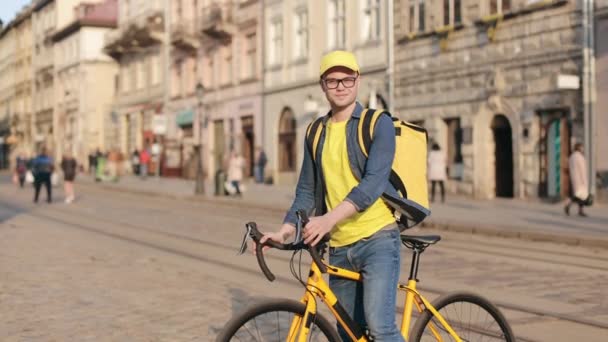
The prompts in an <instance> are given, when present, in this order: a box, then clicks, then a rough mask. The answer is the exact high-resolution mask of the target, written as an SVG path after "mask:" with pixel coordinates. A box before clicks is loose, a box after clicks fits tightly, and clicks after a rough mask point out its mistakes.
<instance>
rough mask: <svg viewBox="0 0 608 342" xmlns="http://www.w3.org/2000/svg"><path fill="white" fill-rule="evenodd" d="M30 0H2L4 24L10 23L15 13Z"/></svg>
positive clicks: (1, 8)
mask: <svg viewBox="0 0 608 342" xmlns="http://www.w3.org/2000/svg"><path fill="white" fill-rule="evenodd" d="M29 2H30V0H0V19H2V22H4V24H5V25H6V24H8V22H9V21H11V20H12V19H13V18H14V17H15V14H17V12H18V11H19V10H20V9H21V8H22V7H23V6H25V5H26V4H27V3H29Z"/></svg>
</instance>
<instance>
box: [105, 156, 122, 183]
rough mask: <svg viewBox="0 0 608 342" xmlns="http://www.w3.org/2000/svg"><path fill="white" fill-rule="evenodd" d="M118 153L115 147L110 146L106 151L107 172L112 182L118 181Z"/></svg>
mask: <svg viewBox="0 0 608 342" xmlns="http://www.w3.org/2000/svg"><path fill="white" fill-rule="evenodd" d="M119 159H120V158H119V155H118V151H117V150H116V148H112V149H111V150H110V152H108V172H109V174H110V175H109V176H110V179H111V180H112V181H114V182H116V181H118V167H119V165H118V164H119Z"/></svg>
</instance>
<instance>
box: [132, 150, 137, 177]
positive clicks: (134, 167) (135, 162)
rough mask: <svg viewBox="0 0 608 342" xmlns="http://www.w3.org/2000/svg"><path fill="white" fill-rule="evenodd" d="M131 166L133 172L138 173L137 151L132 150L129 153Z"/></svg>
mask: <svg viewBox="0 0 608 342" xmlns="http://www.w3.org/2000/svg"><path fill="white" fill-rule="evenodd" d="M131 167H132V168H133V174H134V175H139V151H138V150H135V151H133V154H131Z"/></svg>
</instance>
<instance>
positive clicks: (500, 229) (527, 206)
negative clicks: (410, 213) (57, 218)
mask: <svg viewBox="0 0 608 342" xmlns="http://www.w3.org/2000/svg"><path fill="white" fill-rule="evenodd" d="M79 182H80V183H81V184H83V185H84V184H88V185H90V186H93V185H96V186H100V187H103V188H108V189H113V190H121V191H128V192H134V193H140V194H147V195H156V196H163V197H172V198H180V199H189V200H198V201H214V202H225V203H242V204H246V205H247V206H252V207H260V208H267V209H274V210H277V211H285V210H287V209H288V208H289V206H290V205H291V202H292V200H293V197H294V190H295V189H294V187H292V186H277V185H272V186H269V185H261V184H255V183H252V182H246V183H245V186H246V192H245V193H244V195H243V197H242V198H229V197H224V196H222V197H215V196H213V192H214V190H215V189H214V187H213V186H212V184H206V190H207V191H206V194H205V195H204V196H194V182H193V181H188V180H183V179H175V178H160V179H157V178H154V177H149V178H148V179H146V180H141V179H139V178H136V177H133V176H124V177H123V178H121V179H120V181H119V182H116V183H113V182H103V183H95V182H94V181H93V180H92V178H91V177H89V176H85V175H82V176H81V177H80V178H79ZM431 210H432V214H431V217H429V218H428V219H427V220H426V221H425V222H424V223H423V225H422V226H423V227H429V228H435V229H440V230H450V231H459V232H470V233H475V234H486V235H497V236H506V237H515V238H523V239H527V240H546V241H554V242H561V243H567V244H580V245H586V246H590V247H591V246H595V247H603V248H608V206H606V205H605V204H597V205H594V206H593V207H591V208H586V212H587V213H588V214H589V217H578V216H577V215H576V214H577V210H578V208H577V207H574V206H573V207H572V208H571V214H573V215H572V216H570V217H568V216H566V215H565V214H564V212H563V206H562V204H547V203H542V202H538V201H533V200H530V201H528V200H516V199H515V200H514V199H493V200H485V201H481V200H474V199H470V198H465V197H454V196H452V197H450V196H448V200H447V201H446V203H444V204H442V203H434V204H433V205H432V207H431Z"/></svg>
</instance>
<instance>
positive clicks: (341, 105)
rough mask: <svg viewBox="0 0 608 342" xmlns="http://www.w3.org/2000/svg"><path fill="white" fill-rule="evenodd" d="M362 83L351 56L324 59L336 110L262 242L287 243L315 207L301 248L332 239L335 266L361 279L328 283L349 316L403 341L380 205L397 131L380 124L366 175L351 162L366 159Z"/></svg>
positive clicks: (395, 258)
mask: <svg viewBox="0 0 608 342" xmlns="http://www.w3.org/2000/svg"><path fill="white" fill-rule="evenodd" d="M360 82H361V76H360V73H359V66H358V64H357V61H356V59H355V57H354V55H353V54H351V53H349V52H346V51H334V52H330V53H328V54H327V55H325V56H324V57H323V59H322V60H321V68H320V85H321V89H322V90H323V92H324V93H325V97H326V98H327V101H328V102H329V105H330V106H331V111H330V112H329V113H328V114H327V115H326V116H325V117H324V118H323V130H322V131H321V136H320V138H319V145H318V148H317V156H316V159H315V160H316V161H313V159H312V155H311V151H310V148H309V146H308V145H307V144H306V143H305V147H304V161H303V164H302V168H301V170H300V178H299V181H298V185H297V190H296V198H295V200H294V203H293V205H292V207H291V209H290V210H289V211H288V213H287V215H286V217H285V220H284V223H283V225H282V226H281V228H280V229H279V231H277V232H275V233H270V234H266V235H265V237H264V238H263V239H262V240H261V242H264V241H266V240H267V239H271V240H274V241H277V242H281V243H283V242H285V241H286V240H287V239H288V238H289V237H290V236H292V235H293V234H294V232H295V229H294V225H295V222H296V214H295V212H296V210H298V209H305V210H312V209H313V208H315V209H316V217H311V218H310V222H309V223H308V224H307V225H306V227H305V229H304V232H303V237H304V242H305V243H307V244H310V245H312V246H314V245H316V244H317V243H318V242H319V241H320V240H321V239H322V238H323V236H324V235H326V234H327V233H329V234H330V241H329V246H330V249H329V262H330V264H332V265H334V266H338V267H342V268H345V269H349V270H354V271H357V272H361V274H362V276H363V283H362V284H363V286H360V284H359V283H357V282H354V281H350V280H345V279H340V278H336V277H330V279H329V285H330V287H331V288H332V291H334V293H335V294H336V296H337V297H338V299H339V301H340V303H342V305H343V306H344V308H345V309H346V311H347V313H348V314H349V315H350V316H351V317H353V318H354V319H355V320H356V321H357V322H358V323H359V324H360V325H361V326H363V327H367V329H369V332H370V335H371V336H372V337H373V338H374V341H376V342H386V341H391V342H393V341H403V338H402V336H401V335H400V333H399V330H398V329H397V326H396V324H395V301H396V288H397V281H398V280H399V270H400V267H399V266H400V254H399V248H400V244H401V243H400V238H399V229H398V226H397V224H396V222H395V217H394V216H393V214H392V213H391V210H390V209H389V208H388V207H387V205H386V204H385V203H384V202H383V200H382V199H380V195H381V194H382V193H383V192H385V190H387V189H389V187H391V185H390V183H389V175H390V172H391V166H392V163H393V159H394V155H395V133H394V132H395V128H394V126H393V123H392V121H391V118H390V117H389V116H388V115H382V116H381V117H380V118H379V119H378V122H377V124H376V127H375V130H374V135H373V143H372V146H371V149H370V151H369V156H368V159H367V162H366V163H365V169H364V170H359V169H358V167H357V165H358V164H357V160H351V158H349V156H353V159H358V158H365V157H364V156H363V153H362V152H361V151H360V148H359V145H358V142H357V133H356V132H357V126H358V124H359V119H360V116H361V112H362V110H363V107H362V106H361V104H359V103H358V102H357V101H356V98H357V92H358V90H359V84H360ZM355 175H360V176H361V177H355ZM358 179H360V181H359V180H358ZM338 330H339V333H340V335H341V336H342V339H343V340H345V341H349V340H350V339H349V338H348V335H346V333H345V332H344V330H343V329H342V328H341V327H340V326H338Z"/></svg>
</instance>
